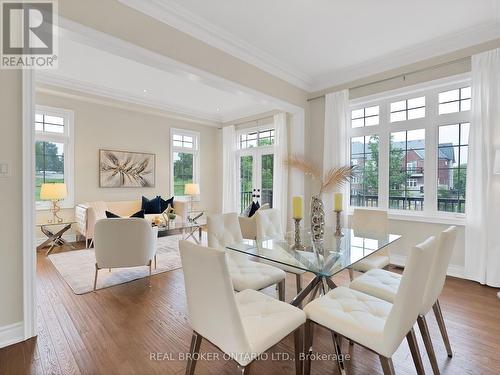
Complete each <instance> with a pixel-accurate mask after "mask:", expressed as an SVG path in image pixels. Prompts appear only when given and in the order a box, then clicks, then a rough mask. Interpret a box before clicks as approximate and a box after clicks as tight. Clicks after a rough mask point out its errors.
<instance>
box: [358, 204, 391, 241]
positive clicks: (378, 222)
mask: <svg viewBox="0 0 500 375" xmlns="http://www.w3.org/2000/svg"><path fill="white" fill-rule="evenodd" d="M351 220H352V229H353V230H354V232H355V233H359V234H363V233H364V234H368V235H369V234H378V233H381V234H383V233H387V226H388V219H387V211H384V210H371V209H370V210H367V209H361V208H355V209H354V212H353V214H352V219H351Z"/></svg>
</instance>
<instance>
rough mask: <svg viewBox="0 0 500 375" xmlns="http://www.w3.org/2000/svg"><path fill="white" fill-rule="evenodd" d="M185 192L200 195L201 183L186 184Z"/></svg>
mask: <svg viewBox="0 0 500 375" xmlns="http://www.w3.org/2000/svg"><path fill="white" fill-rule="evenodd" d="M184 194H186V195H198V194H200V185H199V184H186V185H185V186H184Z"/></svg>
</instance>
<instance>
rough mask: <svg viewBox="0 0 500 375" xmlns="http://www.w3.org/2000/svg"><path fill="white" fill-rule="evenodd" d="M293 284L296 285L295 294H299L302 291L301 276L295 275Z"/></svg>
mask: <svg viewBox="0 0 500 375" xmlns="http://www.w3.org/2000/svg"><path fill="white" fill-rule="evenodd" d="M295 283H296V284H297V294H299V293H300V292H301V291H302V275H300V274H298V273H296V274H295Z"/></svg>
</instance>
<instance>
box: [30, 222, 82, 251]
mask: <svg viewBox="0 0 500 375" xmlns="http://www.w3.org/2000/svg"><path fill="white" fill-rule="evenodd" d="M69 228H71V224H69V225H66V226H65V227H64V228H62V229H61V230H59V231H58V232H57V233H53V232H51V231H50V230H49V229H47V228H45V227H44V226H41V227H40V230H41V231H42V233H43V234H45V235H46V236H47V237H48V239H47V240H46V241H44V242H43V243H42V244H41V245H39V246H37V248H36V249H37V250H40V249H42V248H44V247H45V246H46V245H47V244H49V243H51V246H50V248H49V250H48V251H47V252H46V253H45V255H49V254H50V253H51V252H52V250H53V249H54V247H55V246H56V245H59V246H64V245H68V246H70V247H71V248H72V249H74V247H73V245H71V244H69V243H68V242H67V241H66V240H64V239H63V238H62V236H63V234H64V233H66V232H67V231H68V230H69Z"/></svg>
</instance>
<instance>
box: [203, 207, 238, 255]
mask: <svg viewBox="0 0 500 375" xmlns="http://www.w3.org/2000/svg"><path fill="white" fill-rule="evenodd" d="M207 230H208V246H209V247H213V248H215V249H224V248H225V247H226V246H228V245H231V244H234V243H237V242H241V241H243V236H242V234H241V229H240V222H239V220H238V215H237V214H236V213H229V214H223V215H210V216H209V217H208V219H207Z"/></svg>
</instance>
